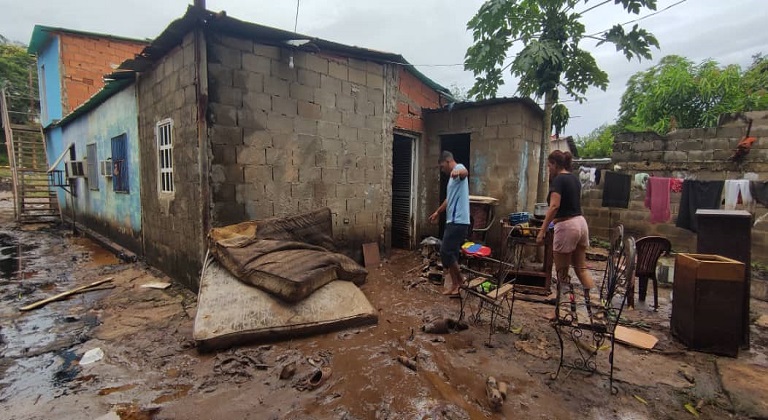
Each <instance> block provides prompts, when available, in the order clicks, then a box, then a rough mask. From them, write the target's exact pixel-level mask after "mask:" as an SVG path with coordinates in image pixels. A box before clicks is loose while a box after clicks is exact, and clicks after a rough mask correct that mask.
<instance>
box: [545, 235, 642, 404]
mask: <svg viewBox="0 0 768 420" xmlns="http://www.w3.org/2000/svg"><path fill="white" fill-rule="evenodd" d="M615 232H616V233H617V235H616V237H615V238H614V240H613V241H612V244H611V249H610V251H609V255H608V262H607V267H606V270H605V273H604V275H603V280H602V283H601V285H600V288H599V300H598V301H597V302H594V301H593V299H592V298H586V297H582V299H583V301H584V305H577V303H576V302H577V294H576V293H575V291H574V287H573V284H572V283H570V276H568V275H566V276H565V278H562V279H561V278H558V282H557V304H556V306H555V317H554V318H553V320H552V327H553V328H554V330H555V333H556V334H557V339H558V342H559V344H560V361H559V364H558V366H557V371H556V372H555V373H554V374H553V375H552V379H557V377H558V376H559V375H560V371H561V370H562V368H563V367H568V368H571V369H578V370H582V371H586V372H588V373H590V374H593V373H595V372H597V358H598V355H599V353H600V352H601V351H608V363H609V365H610V368H609V369H610V370H609V373H608V375H609V378H610V379H609V381H610V383H609V386H610V389H611V394H616V393H618V389H617V388H615V387H614V386H613V367H614V364H615V359H614V350H615V344H616V341H615V335H614V332H615V330H616V326H617V325H618V323H619V319H620V318H621V313H622V311H623V310H624V306H625V305H626V302H627V289H628V287H629V286H630V284H631V281H632V280H633V277H634V269H635V258H636V255H635V254H636V250H635V239H634V238H633V237H631V236H630V237H627V238H625V237H624V230H623V228H622V227H619V228H618V229H616V230H615ZM558 277H560V276H558ZM593 302H594V303H593ZM579 306H581V307H579ZM566 342H572V343H573V344H574V345H575V346H574V347H575V348H576V354H575V355H574V357H573V358H572V360H571V361H570V362H568V361H566V354H565V343H566Z"/></svg>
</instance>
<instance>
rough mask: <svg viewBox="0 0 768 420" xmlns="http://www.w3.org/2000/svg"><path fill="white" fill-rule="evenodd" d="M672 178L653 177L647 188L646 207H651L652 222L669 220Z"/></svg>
mask: <svg viewBox="0 0 768 420" xmlns="http://www.w3.org/2000/svg"><path fill="white" fill-rule="evenodd" d="M671 183H672V179H670V178H656V177H651V178H650V179H649V180H648V184H647V186H646V190H645V208H647V209H651V223H664V222H666V221H668V220H669V217H670V216H671V212H670V209H669V195H670V190H671V187H670V185H671Z"/></svg>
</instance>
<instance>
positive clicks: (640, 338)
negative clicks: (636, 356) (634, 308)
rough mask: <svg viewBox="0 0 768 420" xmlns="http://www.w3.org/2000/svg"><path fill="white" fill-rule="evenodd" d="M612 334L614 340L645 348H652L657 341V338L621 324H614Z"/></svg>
mask: <svg viewBox="0 0 768 420" xmlns="http://www.w3.org/2000/svg"><path fill="white" fill-rule="evenodd" d="M613 335H614V337H615V338H616V341H618V342H620V343H624V344H628V345H630V346H633V347H637V348H641V349H646V350H650V349H652V348H653V347H654V346H655V345H656V343H658V342H659V339H658V338H656V337H654V336H652V335H650V334H647V333H644V332H642V331H638V330H634V329H631V328H627V327H624V326H621V325H617V326H616V329H615V330H614V332H613Z"/></svg>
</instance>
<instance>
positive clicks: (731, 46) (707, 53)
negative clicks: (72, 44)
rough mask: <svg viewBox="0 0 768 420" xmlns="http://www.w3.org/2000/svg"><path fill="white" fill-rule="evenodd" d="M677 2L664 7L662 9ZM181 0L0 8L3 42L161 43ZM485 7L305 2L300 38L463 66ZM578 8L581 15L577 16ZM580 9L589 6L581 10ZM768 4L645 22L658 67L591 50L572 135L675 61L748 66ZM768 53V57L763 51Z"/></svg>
mask: <svg viewBox="0 0 768 420" xmlns="http://www.w3.org/2000/svg"><path fill="white" fill-rule="evenodd" d="M676 1H677V0H659V2H658V3H659V4H658V6H659V9H663V8H665V7H667V6H669V5H671V4H673V3H675V2H676ZM207 3H208V8H209V9H212V10H226V11H227V13H228V15H229V16H232V17H235V18H238V19H242V20H246V21H251V22H256V23H260V24H264V25H268V26H273V27H278V28H281V29H287V30H293V26H294V18H295V12H296V9H295V6H296V3H295V2H294V1H292V0H291V1H288V0H281V1H274V0H272V1H267V0H248V1H243V0H208V2H207ZM187 4H188V2H187V1H184V0H134V1H133V2H130V3H129V2H111V1H109V2H108V1H104V0H68V1H55V2H53V1H45V0H27V1H18V0H0V10H2V11H3V13H2V14H0V33H2V34H3V35H4V36H6V37H8V38H11V39H15V40H18V41H22V42H25V43H26V42H29V38H30V36H31V33H32V28H33V27H34V25H35V24H42V25H47V26H61V27H66V28H72V29H79V30H84V31H93V32H102V33H111V34H115V35H122V36H128V37H135V38H152V37H155V36H157V35H158V34H159V33H160V32H161V31H162V30H163V29H164V28H165V27H166V26H167V25H168V24H169V23H170V22H171V21H172V20H173V19H175V18H177V17H179V16H181V15H182V14H183V13H184V11H185V10H186V7H187ZM481 4H482V0H463V1H451V2H448V1H445V0H390V1H387V2H382V1H378V0H303V1H301V9H300V13H299V21H298V31H299V32H302V33H306V34H308V35H312V36H318V37H321V38H326V39H329V40H332V41H337V42H342V43H346V44H351V45H357V46H361V47H366V48H371V49H377V50H382V51H388V52H395V53H399V54H402V55H403V56H405V57H406V58H407V59H408V60H409V61H410V62H411V63H414V64H458V63H461V62H462V61H463V59H464V53H465V51H466V49H467V47H468V46H469V45H471V42H472V36H471V34H470V33H468V32H467V30H466V22H467V21H468V20H469V19H470V18H471V17H472V16H473V15H474V13H475V12H476V11H477V9H478V8H479V7H480V5H481ZM577 9H578V8H577ZM582 9H583V7H582ZM766 10H768V7H767V6H766V2H765V1H764V0H738V1H730V2H723V1H722V0H688V1H686V2H684V3H682V4H680V5H679V6H676V7H673V8H671V9H669V10H667V11H664V12H662V13H659V14H658V15H656V16H653V17H650V18H648V19H646V20H643V21H641V22H640V25H641V26H642V27H644V28H646V29H648V30H650V31H651V32H653V33H654V34H655V35H656V36H657V38H658V39H659V42H660V43H661V50H656V51H654V52H653V54H654V59H653V60H652V61H642V62H638V61H637V60H633V61H629V62H628V61H627V60H626V59H625V58H624V57H623V56H622V55H620V54H618V53H616V52H615V50H614V48H613V47H612V46H610V45H603V46H601V47H595V45H594V44H595V43H594V42H585V43H584V45H583V47H584V48H586V49H587V50H589V51H591V52H592V53H593V55H594V56H595V59H596V60H597V62H598V65H600V67H601V68H602V69H603V70H605V71H606V72H607V73H608V75H609V77H610V86H609V88H608V90H607V91H605V92H603V91H601V90H599V89H591V90H590V91H589V92H588V93H587V98H588V101H587V102H585V103H584V104H577V103H574V102H567V103H566V104H567V105H568V106H569V108H570V111H571V115H573V116H577V117H578V118H573V119H572V120H571V123H570V125H569V126H568V127H567V128H566V131H567V132H568V133H570V134H580V135H583V134H586V133H588V132H589V131H591V130H592V129H593V128H595V127H597V126H598V125H600V124H602V123H605V122H611V121H613V120H615V118H616V113H617V111H618V105H619V100H620V97H621V94H622V92H623V91H624V86H625V84H626V81H627V79H628V78H629V77H630V76H631V75H632V74H633V73H635V72H638V71H641V70H645V69H647V68H648V67H650V66H651V65H653V64H654V63H656V62H657V61H658V59H660V58H661V57H663V56H665V55H669V54H678V55H683V56H685V57H688V58H690V59H691V60H693V61H696V62H698V61H701V60H704V59H706V58H712V59H714V60H716V61H718V62H720V63H721V64H739V65H741V66H742V67H744V66H747V65H748V64H749V63H750V62H751V56H752V55H753V54H755V53H758V52H761V51H764V48H763V47H765V46H768V32H766V31H764V30H763V25H762V23H763V21H764V20H765V17H766V15H768V13H766ZM635 17H636V16H629V15H627V14H626V13H625V12H623V11H622V10H621V9H620V8H618V7H616V6H614V5H612V3H608V4H606V5H605V6H602V7H598V8H596V9H595V10H593V11H591V12H589V13H587V14H585V16H584V23H585V26H586V28H587V31H588V32H597V31H600V30H604V29H607V28H608V27H610V26H611V25H612V24H613V23H616V22H624V21H627V20H631V19H633V18H635ZM764 52H766V53H768V48H766V49H765V51H764ZM419 69H420V70H421V71H422V72H423V73H425V74H426V75H428V76H429V77H431V78H433V79H434V80H435V81H437V82H439V83H441V84H443V85H444V86H451V85H452V84H456V85H458V86H461V87H464V88H469V87H470V86H471V85H472V82H473V77H472V74H471V73H469V72H466V71H464V70H463V68H462V66H420V67H419ZM515 90H516V83H515V81H514V80H512V78H511V77H510V76H507V77H506V84H505V85H504V86H503V87H502V89H501V90H500V92H499V94H500V95H503V96H512V95H514V94H515Z"/></svg>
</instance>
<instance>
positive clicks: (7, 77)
mask: <svg viewBox="0 0 768 420" xmlns="http://www.w3.org/2000/svg"><path fill="white" fill-rule="evenodd" d="M36 87H37V67H36V65H35V59H34V58H33V57H31V56H30V55H29V54H27V49H26V47H24V46H22V45H17V44H13V43H11V42H9V41H8V40H7V39H6V38H5V37H3V36H2V35H0V89H2V88H5V90H6V94H7V98H8V108H9V109H10V110H11V111H13V112H12V113H9V117H10V119H11V123H14V124H25V123H28V122H29V121H30V120H31V119H32V116H33V115H35V114H36V112H37V109H38V100H37V89H36ZM0 140H2V143H3V144H2V145H0V164H2V165H7V164H8V155H7V149H6V147H5V144H4V143H5V132H4V130H2V129H0Z"/></svg>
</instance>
